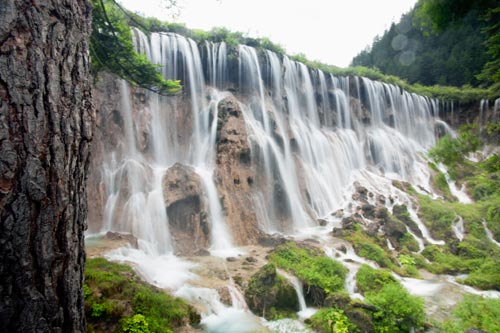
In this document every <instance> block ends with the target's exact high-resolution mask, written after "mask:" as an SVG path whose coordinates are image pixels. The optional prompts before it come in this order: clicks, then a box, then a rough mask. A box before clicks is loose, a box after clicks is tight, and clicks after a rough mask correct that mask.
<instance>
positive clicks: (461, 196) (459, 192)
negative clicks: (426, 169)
mask: <svg viewBox="0 0 500 333" xmlns="http://www.w3.org/2000/svg"><path fill="white" fill-rule="evenodd" d="M437 168H438V170H439V171H441V172H442V173H443V174H444V177H445V179H446V183H448V187H449V188H450V192H451V194H453V195H454V196H455V197H456V198H457V199H458V202H461V203H464V204H470V203H472V200H471V198H470V197H469V195H468V194H467V193H466V191H465V185H462V186H461V187H460V189H459V188H457V183H456V182H455V181H454V180H452V179H451V178H450V175H449V174H448V170H446V167H445V166H444V165H443V164H442V163H438V164H437Z"/></svg>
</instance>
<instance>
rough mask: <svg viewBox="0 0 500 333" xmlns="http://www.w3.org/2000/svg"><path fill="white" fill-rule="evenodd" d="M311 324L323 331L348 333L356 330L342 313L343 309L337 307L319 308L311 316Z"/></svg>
mask: <svg viewBox="0 0 500 333" xmlns="http://www.w3.org/2000/svg"><path fill="white" fill-rule="evenodd" d="M310 321H311V326H312V327H313V328H314V329H316V330H319V331H321V332H324V333H349V332H355V331H357V329H356V326H354V324H352V323H351V322H350V320H349V318H347V316H346V315H345V314H344V311H343V310H341V309H337V308H329V309H321V310H319V311H318V312H316V313H315V314H314V315H313V316H312V317H311V318H310Z"/></svg>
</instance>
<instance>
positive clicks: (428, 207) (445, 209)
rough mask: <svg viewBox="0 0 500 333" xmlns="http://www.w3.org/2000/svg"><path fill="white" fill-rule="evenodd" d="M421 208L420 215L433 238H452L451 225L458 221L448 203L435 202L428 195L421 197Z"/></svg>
mask: <svg viewBox="0 0 500 333" xmlns="http://www.w3.org/2000/svg"><path fill="white" fill-rule="evenodd" d="M418 198H419V203H420V207H419V210H418V215H419V216H420V218H421V219H422V221H423V222H424V223H425V225H426V226H427V227H428V228H429V231H430V232H431V234H432V236H433V237H435V238H437V239H447V238H448V237H450V236H451V234H452V231H451V225H452V223H453V221H455V219H456V213H455V211H454V210H453V208H452V207H450V206H449V205H447V203H446V202H444V201H442V200H440V199H438V200H433V199H432V198H430V197H428V196H426V195H419V196H418Z"/></svg>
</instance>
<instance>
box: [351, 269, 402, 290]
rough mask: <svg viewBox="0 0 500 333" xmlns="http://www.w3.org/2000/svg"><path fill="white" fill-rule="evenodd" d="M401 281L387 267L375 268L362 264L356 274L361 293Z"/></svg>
mask: <svg viewBox="0 0 500 333" xmlns="http://www.w3.org/2000/svg"><path fill="white" fill-rule="evenodd" d="M390 283H397V284H399V282H398V281H397V280H396V278H395V277H394V276H393V275H392V274H391V272H390V271H388V270H385V269H375V268H372V267H370V266H368V265H361V267H360V268H359V270H358V273H357V274H356V286H357V287H358V290H359V292H360V293H362V294H365V293H367V292H378V291H380V290H381V289H382V288H383V287H384V286H385V285H387V284H390Z"/></svg>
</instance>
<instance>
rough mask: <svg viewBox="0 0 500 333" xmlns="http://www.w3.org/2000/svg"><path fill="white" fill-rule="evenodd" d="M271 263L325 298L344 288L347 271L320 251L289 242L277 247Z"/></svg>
mask: <svg viewBox="0 0 500 333" xmlns="http://www.w3.org/2000/svg"><path fill="white" fill-rule="evenodd" d="M269 261H270V262H272V263H274V264H275V265H276V266H278V267H281V268H283V269H285V270H287V271H289V272H291V273H292V274H294V275H295V276H297V277H298V278H299V279H300V280H302V282H303V283H305V284H306V285H307V286H308V289H311V290H312V292H320V293H321V292H324V295H322V297H323V298H324V297H326V296H327V295H328V294H330V293H333V292H336V291H340V290H343V288H344V281H345V276H346V274H347V269H346V268H345V267H344V266H343V265H342V264H341V263H339V262H337V261H335V260H332V259H330V258H329V257H327V256H325V255H324V254H323V253H322V251H321V250H319V249H314V248H305V247H300V246H298V245H297V244H295V243H291V242H289V243H286V244H283V245H280V246H278V247H276V248H275V249H274V250H273V252H272V253H271V254H270V256H269ZM313 287H316V288H319V290H317V289H316V290H315V288H313ZM306 296H307V295H306Z"/></svg>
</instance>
